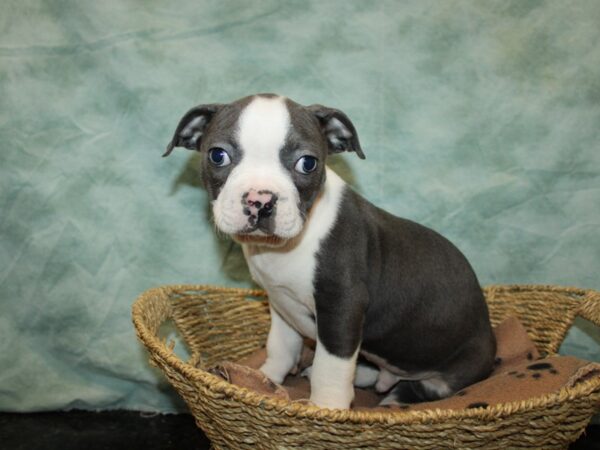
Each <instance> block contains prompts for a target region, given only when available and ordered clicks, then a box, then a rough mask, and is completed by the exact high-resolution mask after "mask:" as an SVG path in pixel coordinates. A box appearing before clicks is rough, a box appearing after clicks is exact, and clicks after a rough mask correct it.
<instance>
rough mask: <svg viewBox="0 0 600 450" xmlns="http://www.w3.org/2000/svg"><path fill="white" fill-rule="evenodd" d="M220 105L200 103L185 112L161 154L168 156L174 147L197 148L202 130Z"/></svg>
mask: <svg viewBox="0 0 600 450" xmlns="http://www.w3.org/2000/svg"><path fill="white" fill-rule="evenodd" d="M221 106H222V105H218V104H211V105H200V106H196V107H195V108H192V109H190V110H189V111H188V112H187V113H185V115H184V116H183V117H182V118H181V120H180V121H179V125H177V128H176V129H175V134H174V135H173V139H171V142H169V145H167V150H166V151H165V153H164V154H163V156H169V155H170V154H171V152H172V151H173V149H174V148H175V147H185V148H187V149H188V150H198V149H199V148H200V140H201V138H202V134H203V133H204V130H205V129H206V127H207V125H208V124H209V122H210V121H211V119H212V118H213V117H214V115H215V113H216V112H217V111H218V110H219V109H220V108H221Z"/></svg>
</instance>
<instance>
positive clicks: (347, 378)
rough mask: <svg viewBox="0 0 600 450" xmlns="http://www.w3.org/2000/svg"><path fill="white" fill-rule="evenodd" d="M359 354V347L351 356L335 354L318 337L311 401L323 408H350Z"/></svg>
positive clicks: (311, 381)
mask: <svg viewBox="0 0 600 450" xmlns="http://www.w3.org/2000/svg"><path fill="white" fill-rule="evenodd" d="M357 356H358V348H357V349H356V351H355V352H354V354H353V355H352V356H351V357H350V358H340V357H339V356H335V355H333V354H331V353H329V352H328V351H327V349H326V348H325V346H324V345H323V344H322V343H321V342H320V341H319V340H318V339H317V348H316V349H315V358H314V360H313V365H312V369H311V373H310V401H311V402H313V403H314V404H315V405H317V406H321V407H323V408H332V409H333V408H339V409H347V408H349V407H350V404H351V403H352V400H353V399H354V385H353V381H354V375H355V373H354V372H355V370H356V358H357Z"/></svg>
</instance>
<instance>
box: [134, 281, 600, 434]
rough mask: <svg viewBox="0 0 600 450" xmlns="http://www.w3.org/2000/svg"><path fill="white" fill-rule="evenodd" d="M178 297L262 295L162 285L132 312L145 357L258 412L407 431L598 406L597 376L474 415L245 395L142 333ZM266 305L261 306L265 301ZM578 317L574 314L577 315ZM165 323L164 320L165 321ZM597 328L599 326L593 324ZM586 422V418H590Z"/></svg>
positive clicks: (549, 288) (517, 288)
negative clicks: (577, 404) (590, 400)
mask: <svg viewBox="0 0 600 450" xmlns="http://www.w3.org/2000/svg"><path fill="white" fill-rule="evenodd" d="M483 290H484V291H485V292H490V293H491V292H494V291H495V292H528V291H536V292H563V293H568V294H574V295H577V296H581V297H588V296H591V297H594V299H595V300H598V301H600V293H598V292H597V291H594V290H592V289H583V288H577V287H564V286H557V285H543V284H540V285H536V284H506V285H502V284H494V285H488V286H485V287H484V288H483ZM182 291H209V292H220V293H232V294H236V295H242V296H251V297H265V299H266V297H267V296H266V293H265V292H264V291H263V290H261V289H247V288H233V287H222V286H215V285H210V284H178V285H164V286H160V287H155V288H151V289H148V290H146V291H144V292H143V293H141V294H140V295H139V296H138V297H137V299H136V300H135V302H134V304H133V306H132V319H133V323H134V326H135V329H136V332H137V335H138V337H139V339H140V340H141V341H142V342H143V343H144V345H145V346H146V348H147V350H148V351H149V352H150V355H151V359H152V360H154V361H155V362H157V363H158V364H159V365H160V364H161V360H162V361H163V362H164V363H165V364H167V365H168V366H170V367H171V368H173V369H175V370H176V371H177V372H179V373H180V374H181V375H183V376H184V377H186V378H187V379H190V380H191V381H193V382H199V383H201V384H203V385H204V386H205V387H206V388H208V389H210V390H212V391H213V392H216V393H220V394H223V395H225V396H227V397H229V398H231V399H232V400H236V401H239V402H242V403H244V404H246V405H248V406H252V407H263V408H265V409H272V410H275V411H276V412H277V413H279V414H285V415H287V416H295V417H298V418H307V419H315V420H325V421H327V422H331V423H334V422H345V423H347V422H352V423H361V424H365V423H368V424H371V423H385V424H388V425H411V424H416V423H436V422H441V421H446V420H450V419H479V420H481V421H486V420H497V419H499V418H506V417H509V416H512V415H515V414H518V413H520V412H522V411H525V410H526V411H530V410H532V409H536V408H537V409H546V408H548V407H552V406H554V405H556V404H561V403H564V402H565V401H572V400H574V399H577V398H581V397H590V396H592V395H594V397H597V398H595V403H596V408H598V406H597V405H598V404H599V403H600V376H594V377H592V378H590V379H588V380H585V381H582V382H581V383H578V384H577V385H575V386H573V387H566V386H563V387H562V388H560V389H559V390H558V391H555V392H552V393H549V394H545V395H541V396H537V397H532V398H530V399H527V400H519V401H513V402H507V403H499V404H496V405H492V406H489V407H487V408H473V409H439V408H436V409H430V410H420V411H405V410H400V409H390V411H381V410H379V411H369V410H351V409H346V410H342V409H328V408H321V407H318V406H314V405H310V404H307V403H302V402H299V401H289V400H284V399H280V398H276V397H273V396H270V395H267V394H259V393H257V392H255V391H252V390H250V389H247V388H244V387H241V386H237V385H234V384H231V383H229V382H227V381H225V380H223V379H221V378H219V377H217V376H216V375H213V374H211V373H209V372H207V371H205V370H203V369H200V368H197V367H195V366H192V365H191V364H188V363H186V362H185V361H183V360H182V359H180V358H179V357H178V356H176V355H175V353H174V352H173V350H172V349H171V348H169V347H168V346H167V344H166V343H165V342H162V341H161V340H160V339H159V338H158V337H157V336H156V335H154V334H153V333H151V332H150V330H149V329H148V328H147V327H146V325H145V323H144V320H143V317H142V312H143V308H144V307H145V306H146V305H147V304H149V303H150V302H152V301H162V302H165V303H167V304H168V305H169V306H171V300H170V295H171V294H172V293H174V292H182ZM265 301H266V300H265ZM578 315H579V314H578ZM167 318H168V317H165V318H164V319H163V321H164V320H166V319H167ZM596 324H597V325H598V323H596ZM590 418H591V417H590Z"/></svg>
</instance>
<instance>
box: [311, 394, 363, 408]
mask: <svg viewBox="0 0 600 450" xmlns="http://www.w3.org/2000/svg"><path fill="white" fill-rule="evenodd" d="M353 397H354V395H343V394H342V395H323V394H320V393H317V394H314V393H313V394H311V395H310V401H311V403H313V404H315V405H317V406H319V407H320V408H329V409H349V408H350V404H351V403H352V399H353Z"/></svg>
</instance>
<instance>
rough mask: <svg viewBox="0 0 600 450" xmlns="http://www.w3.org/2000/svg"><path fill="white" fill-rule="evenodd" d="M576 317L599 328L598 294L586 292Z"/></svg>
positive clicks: (591, 291) (590, 291) (599, 303)
mask: <svg viewBox="0 0 600 450" xmlns="http://www.w3.org/2000/svg"><path fill="white" fill-rule="evenodd" d="M577 315H578V316H580V317H582V318H584V319H586V320H589V321H590V322H592V323H594V324H595V325H596V326H600V292H597V291H594V290H591V289H590V290H588V291H587V292H586V293H585V295H584V297H583V301H582V302H581V306H580V307H579V311H577Z"/></svg>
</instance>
